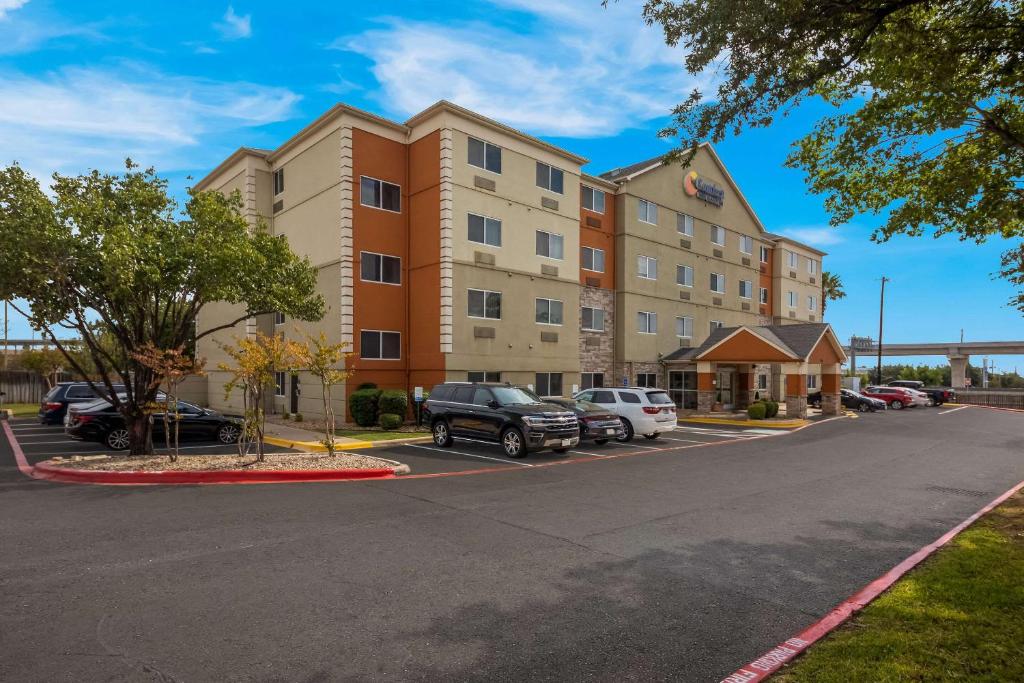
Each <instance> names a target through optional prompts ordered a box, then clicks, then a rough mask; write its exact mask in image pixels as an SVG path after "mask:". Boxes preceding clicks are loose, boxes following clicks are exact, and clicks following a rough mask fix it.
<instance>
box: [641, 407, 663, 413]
mask: <svg viewBox="0 0 1024 683" xmlns="http://www.w3.org/2000/svg"><path fill="white" fill-rule="evenodd" d="M644 412H645V413H647V414H648V415H657V414H658V413H660V412H661V408H659V407H658V406H644Z"/></svg>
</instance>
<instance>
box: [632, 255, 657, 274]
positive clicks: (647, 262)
mask: <svg viewBox="0 0 1024 683" xmlns="http://www.w3.org/2000/svg"><path fill="white" fill-rule="evenodd" d="M636 274H637V276H638V277H642V278H644V279H645V280H657V279H658V259H656V258H654V257H653V256H637V257H636Z"/></svg>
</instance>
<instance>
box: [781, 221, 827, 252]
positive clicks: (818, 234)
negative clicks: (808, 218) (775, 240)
mask: <svg viewBox="0 0 1024 683" xmlns="http://www.w3.org/2000/svg"><path fill="white" fill-rule="evenodd" d="M775 232H778V233H779V234H781V235H785V236H786V237H792V238H793V239H795V240H797V241H798V242H804V243H806V244H810V245H812V246H815V247H828V246H832V245H835V244H839V243H841V242H842V241H843V234H842V228H833V227H831V226H828V225H790V226H786V227H784V228H781V229H779V230H777V231H775Z"/></svg>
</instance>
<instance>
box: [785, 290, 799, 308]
mask: <svg viewBox="0 0 1024 683" xmlns="http://www.w3.org/2000/svg"><path fill="white" fill-rule="evenodd" d="M786 295H787V296H786V304H787V305H788V306H789V307H790V308H792V309H793V310H796V307H797V306H798V305H799V304H800V297H798V296H797V294H796V292H786Z"/></svg>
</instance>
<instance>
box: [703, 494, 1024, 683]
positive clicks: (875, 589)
mask: <svg viewBox="0 0 1024 683" xmlns="http://www.w3.org/2000/svg"><path fill="white" fill-rule="evenodd" d="M1021 489H1024V481H1022V482H1020V483H1019V484H1017V485H1016V486H1014V487H1013V488H1011V489H1010V490H1009V491H1007V492H1006V493H1004V494H1002V495H1001V496H999V497H998V498H996V499H995V500H993V501H992V502H991V503H989V504H988V505H986V506H985V507H983V508H981V509H980V510H978V511H977V512H975V513H974V514H973V515H971V516H970V517H968V518H967V519H965V520H964V521H962V522H960V523H959V524H957V525H956V526H955V527H953V528H952V529H950V530H949V531H947V532H946V533H944V534H943V535H942V536H940V537H939V538H937V539H936V540H935V541H933V542H931V543H929V544H928V545H926V546H924V547H923V548H921V549H920V550H918V551H917V552H915V553H914V554H913V555H911V556H910V557H908V558H907V559H905V560H903V561H902V562H900V563H899V564H898V565H896V566H895V567H893V568H892V569H890V570H889V571H887V572H886V573H885V574H882V575H881V576H879V577H878V578H877V579H875V580H874V581H872V582H871V583H869V584H868V585H866V586H864V587H863V588H861V589H860V590H859V591H857V592H856V593H854V594H853V595H851V596H850V597H848V598H847V599H846V600H843V601H842V602H841V603H839V605H838V606H837V607H836V608H835V609H833V610H832V611H831V612H829V613H828V614H826V615H825V616H824V617H822V618H821V619H819V620H818V621H816V622H815V623H813V624H811V625H810V626H808V627H807V628H806V629H804V630H803V631H801V632H800V633H798V634H797V635H796V636H794V637H792V638H790V639H788V640H786V641H785V642H783V643H779V644H778V645H776V646H775V647H774V648H772V649H771V650H769V651H768V652H766V653H764V654H763V655H761V656H760V657H758V658H757V659H755V660H754V661H752V662H750V663H749V664H747V665H746V666H744V667H741V668H739V669H737V670H736V671H734V672H733V673H732V674H730V675H729V676H726V677H725V678H723V679H722V681H721V683H752V682H756V681H763V680H764V679H766V678H768V677H769V676H770V675H772V674H773V673H775V672H776V671H778V670H779V669H781V668H782V666H783V665H784V664H785V663H786V662H788V661H790V660H792V659H793V658H794V657H796V656H797V655H798V654H800V653H802V652H804V651H805V650H806V649H807V648H809V647H810V646H811V645H813V644H814V643H815V642H817V641H818V640H820V639H821V638H823V637H824V636H826V635H828V634H829V633H831V632H832V631H833V630H835V629H836V628H837V627H838V626H839V625H840V624H842V623H843V622H845V621H846V620H847V619H849V618H850V617H851V616H853V615H854V614H856V613H857V612H859V611H860V610H862V609H864V608H865V607H867V605H868V604H870V603H871V602H872V601H873V600H874V599H875V598H877V597H878V596H879V595H881V594H882V593H884V592H885V591H886V590H888V589H889V588H890V587H891V586H892V585H893V584H894V583H896V581H898V580H899V579H900V578H902V577H903V575H904V574H906V573H907V572H909V571H910V570H911V569H913V568H914V567H916V566H917V565H919V564H920V563H921V562H922V561H924V560H925V559H926V558H927V557H929V556H930V555H931V554H932V553H934V552H935V551H936V550H938V549H939V548H941V547H942V546H944V545H946V544H947V543H949V542H950V541H951V540H953V539H954V538H956V536H957V535H958V534H959V533H960V532H961V531H963V530H964V529H966V528H967V527H969V526H970V525H972V524H974V523H975V522H976V521H978V519H979V518H980V517H981V516H982V515H984V514H986V513H988V512H990V511H992V510H993V509H995V508H996V507H997V506H999V505H1000V504H1001V503H1002V502H1003V501H1005V500H1006V499H1007V498H1009V497H1010V496H1012V495H1014V494H1015V493H1017V492H1018V491H1020V490H1021Z"/></svg>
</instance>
